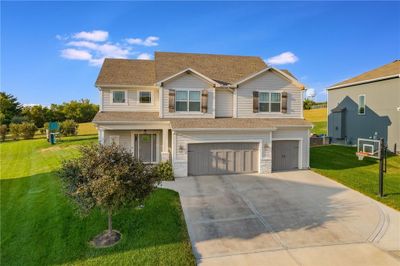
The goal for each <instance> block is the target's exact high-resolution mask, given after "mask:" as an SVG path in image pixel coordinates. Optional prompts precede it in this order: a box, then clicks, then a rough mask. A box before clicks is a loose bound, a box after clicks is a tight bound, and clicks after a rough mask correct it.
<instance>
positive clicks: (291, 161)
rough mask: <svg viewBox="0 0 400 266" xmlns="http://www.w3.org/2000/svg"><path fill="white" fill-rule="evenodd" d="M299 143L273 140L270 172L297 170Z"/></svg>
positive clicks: (296, 141)
mask: <svg viewBox="0 0 400 266" xmlns="http://www.w3.org/2000/svg"><path fill="white" fill-rule="evenodd" d="M298 165H299V141H298V140H275V141H272V171H284V170H294V169H298Z"/></svg>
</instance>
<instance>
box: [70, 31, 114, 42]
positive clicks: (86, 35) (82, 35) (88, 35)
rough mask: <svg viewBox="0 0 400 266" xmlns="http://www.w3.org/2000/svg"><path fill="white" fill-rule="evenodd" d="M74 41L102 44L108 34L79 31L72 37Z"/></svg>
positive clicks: (105, 32)
mask: <svg viewBox="0 0 400 266" xmlns="http://www.w3.org/2000/svg"><path fill="white" fill-rule="evenodd" d="M72 37H73V38H74V39H83V40H88V41H93V42H104V41H106V40H107V39H108V32H107V31H103V30H94V31H81V32H77V33H75V34H74V35H72Z"/></svg>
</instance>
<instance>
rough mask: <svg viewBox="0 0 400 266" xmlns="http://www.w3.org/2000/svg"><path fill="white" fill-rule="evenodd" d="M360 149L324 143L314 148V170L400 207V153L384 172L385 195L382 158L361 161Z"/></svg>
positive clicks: (389, 204) (390, 159) (397, 207)
mask: <svg viewBox="0 0 400 266" xmlns="http://www.w3.org/2000/svg"><path fill="white" fill-rule="evenodd" d="M355 152H356V148H354V147H347V146H336V145H330V146H320V147H313V148H311V169H312V170H313V171H315V172H317V173H319V174H322V175H324V176H326V177H329V178H331V179H333V180H336V181H338V182H339V183H342V184H343V185H345V186H347V187H350V188H352V189H355V190H357V191H359V192H361V193H363V194H365V195H367V196H369V197H371V198H373V199H375V200H378V201H380V202H382V203H384V204H386V205H388V206H390V207H393V208H395V209H397V210H400V156H395V155H392V156H389V157H388V159H387V173H386V174H385V175H384V194H385V197H384V198H380V197H379V196H378V195H377V193H378V182H379V179H378V174H379V168H378V167H379V161H378V160H375V159H372V158H364V160H362V161H359V160H358V158H357V157H356V155H355Z"/></svg>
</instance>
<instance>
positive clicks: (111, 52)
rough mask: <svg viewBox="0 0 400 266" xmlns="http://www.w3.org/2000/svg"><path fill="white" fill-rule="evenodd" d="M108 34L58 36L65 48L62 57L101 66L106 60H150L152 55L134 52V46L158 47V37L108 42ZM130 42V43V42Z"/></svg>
mask: <svg viewBox="0 0 400 266" xmlns="http://www.w3.org/2000/svg"><path fill="white" fill-rule="evenodd" d="M108 36H109V34H108V32H106V31H101V30H95V31H91V32H85V31H82V32H78V33H75V34H73V35H56V38H57V39H58V40H60V41H61V42H62V43H63V44H64V46H66V47H65V49H63V50H61V57H63V58H66V59H69V60H82V61H87V62H88V63H89V65H91V66H101V65H102V63H103V61H104V59H105V58H129V57H132V56H137V59H143V60H149V59H151V58H152V55H151V54H150V53H144V52H140V51H137V50H134V48H133V45H135V44H136V45H143V46H157V45H158V43H157V41H158V40H159V38H158V37H155V36H149V37H147V38H146V39H144V40H142V39H125V40H122V41H121V42H115V43H114V42H111V41H107V40H108ZM128 40H130V41H128Z"/></svg>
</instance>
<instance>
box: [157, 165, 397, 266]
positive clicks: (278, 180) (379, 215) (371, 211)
mask: <svg viewBox="0 0 400 266" xmlns="http://www.w3.org/2000/svg"><path fill="white" fill-rule="evenodd" d="M163 186H164V187H168V188H171V189H174V190H176V191H178V192H179V194H180V198H181V203H182V208H183V211H184V215H185V219H186V223H187V226H188V230H189V235H190V239H191V242H192V246H193V251H194V254H195V256H196V258H197V261H198V263H199V264H201V265H223V264H225V265H352V266H354V265H363V266H365V265H374V266H377V265H400V259H399V255H400V254H399V253H398V252H399V251H398V250H400V232H399V230H400V229H399V228H400V223H399V217H400V214H399V212H397V211H395V210H393V209H391V208H388V207H386V206H384V205H382V204H379V203H377V202H375V201H373V200H371V199H370V198H368V197H366V196H363V195H361V194H360V193H358V192H356V191H353V190H351V189H348V188H346V187H344V186H342V185H340V184H338V183H336V182H333V181H331V180H329V179H327V178H325V177H323V176H320V175H318V174H316V173H313V172H311V171H292V172H281V173H274V174H270V175H268V176H261V175H225V176H199V177H188V178H179V179H177V180H176V181H175V182H166V183H163Z"/></svg>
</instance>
